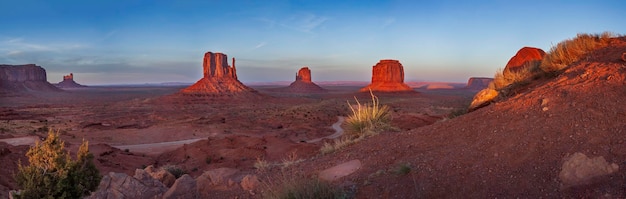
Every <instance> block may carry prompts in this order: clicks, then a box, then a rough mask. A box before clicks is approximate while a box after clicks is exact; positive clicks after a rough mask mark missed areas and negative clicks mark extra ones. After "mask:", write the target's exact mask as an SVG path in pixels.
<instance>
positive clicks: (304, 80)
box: [278, 66, 328, 93]
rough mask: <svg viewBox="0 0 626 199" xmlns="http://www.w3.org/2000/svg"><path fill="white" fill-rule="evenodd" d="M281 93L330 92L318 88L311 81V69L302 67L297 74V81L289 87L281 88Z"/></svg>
mask: <svg viewBox="0 0 626 199" xmlns="http://www.w3.org/2000/svg"><path fill="white" fill-rule="evenodd" d="M278 90H279V91H284V92H292V93H324V92H328V90H326V89H324V88H322V87H320V86H318V85H317V84H315V83H313V82H312V81H311V70H310V69H309V67H306V66H305V67H302V68H301V69H300V70H299V71H298V73H296V81H294V82H292V83H291V84H290V85H289V86H288V87H285V88H280V89H278Z"/></svg>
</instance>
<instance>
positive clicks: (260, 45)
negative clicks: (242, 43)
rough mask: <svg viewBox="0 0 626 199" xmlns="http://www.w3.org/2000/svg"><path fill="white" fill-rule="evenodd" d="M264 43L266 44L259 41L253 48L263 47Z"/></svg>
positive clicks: (265, 43)
mask: <svg viewBox="0 0 626 199" xmlns="http://www.w3.org/2000/svg"><path fill="white" fill-rule="evenodd" d="M265 45H267V42H261V43H259V44H257V45H256V46H254V48H253V49H259V48H261V47H263V46H265Z"/></svg>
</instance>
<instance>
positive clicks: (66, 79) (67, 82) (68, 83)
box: [55, 73, 86, 88]
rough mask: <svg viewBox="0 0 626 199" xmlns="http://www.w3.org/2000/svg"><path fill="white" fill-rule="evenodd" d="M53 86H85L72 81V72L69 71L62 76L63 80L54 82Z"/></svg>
mask: <svg viewBox="0 0 626 199" xmlns="http://www.w3.org/2000/svg"><path fill="white" fill-rule="evenodd" d="M55 86H57V87H59V88H80V87H86V86H84V85H80V84H78V83H76V82H75V81H74V74H73V73H70V74H69V75H64V76H63V81H61V82H59V83H57V84H55Z"/></svg>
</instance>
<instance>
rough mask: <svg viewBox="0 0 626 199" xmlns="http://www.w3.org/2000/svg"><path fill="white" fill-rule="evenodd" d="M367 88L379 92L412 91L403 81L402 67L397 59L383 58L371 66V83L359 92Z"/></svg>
mask: <svg viewBox="0 0 626 199" xmlns="http://www.w3.org/2000/svg"><path fill="white" fill-rule="evenodd" d="M369 90H372V91H379V92H406V91H414V90H413V89H412V88H411V87H409V86H408V85H406V84H405V83H404V67H403V66H402V64H401V63H400V61H398V60H392V59H383V60H380V61H379V62H378V63H377V64H376V65H375V66H373V67H372V83H371V84H370V85H368V86H366V87H364V88H361V89H360V90H359V91H360V92H367V91H369Z"/></svg>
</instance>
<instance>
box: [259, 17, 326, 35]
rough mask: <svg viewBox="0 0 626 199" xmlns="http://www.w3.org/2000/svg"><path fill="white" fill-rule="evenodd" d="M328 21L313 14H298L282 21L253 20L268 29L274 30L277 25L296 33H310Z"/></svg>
mask: <svg viewBox="0 0 626 199" xmlns="http://www.w3.org/2000/svg"><path fill="white" fill-rule="evenodd" d="M329 19H330V18H328V17H324V16H317V15H315V14H300V15H294V16H292V17H290V18H287V19H284V20H273V19H268V18H255V19H254V20H256V21H260V22H262V23H264V24H266V25H267V26H268V28H274V27H276V25H278V26H280V27H283V28H286V29H290V30H295V31H298V32H304V33H312V32H313V31H314V30H315V29H317V28H319V27H320V26H321V25H323V24H324V22H326V21H328V20H329Z"/></svg>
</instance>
